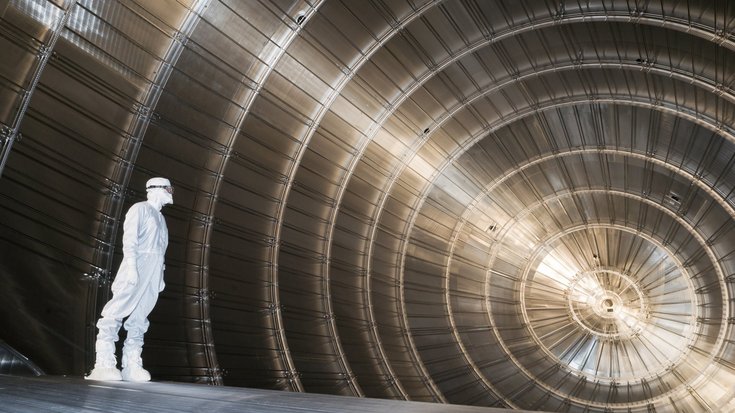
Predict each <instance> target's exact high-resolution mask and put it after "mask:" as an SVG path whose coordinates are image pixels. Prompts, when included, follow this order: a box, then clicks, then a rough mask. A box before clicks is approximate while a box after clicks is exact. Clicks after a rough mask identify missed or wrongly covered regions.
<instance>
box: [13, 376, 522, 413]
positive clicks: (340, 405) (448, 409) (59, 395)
mask: <svg viewBox="0 0 735 413" xmlns="http://www.w3.org/2000/svg"><path fill="white" fill-rule="evenodd" d="M507 411H508V410H506V409H496V408H486V407H473V406H458V405H445V404H433V403H422V402H406V401H394V400H381V399H368V398H357V397H346V396H330V395H322V394H307V393H291V392H283V391H275V390H258V389H247V388H240V387H224V386H207V385H201V384H189V383H171V382H167V383H162V382H150V383H129V382H96V381H94V382H93V381H85V380H83V379H81V378H69V377H54V376H43V377H16V376H5V375H0V412H9V413H10V412H12V413H23V412H57V413H67V412H74V413H82V412H106V413H113V412H150V413H159V412H160V413H163V412H207V413H226V412H238V413H248V412H263V413H268V412H300V413H305V412H334V413H346V412H361V413H370V412H380V413H385V412H420V413H431V412H442V413H471V412H477V413H480V412H483V413H500V412H507ZM514 411H515V412H518V410H514Z"/></svg>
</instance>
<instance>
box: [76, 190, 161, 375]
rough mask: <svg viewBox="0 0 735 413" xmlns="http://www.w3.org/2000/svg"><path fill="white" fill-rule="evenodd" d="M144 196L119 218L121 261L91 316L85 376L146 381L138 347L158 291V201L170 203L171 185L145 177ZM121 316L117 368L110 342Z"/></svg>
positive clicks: (159, 226)
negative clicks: (91, 357) (96, 315)
mask: <svg viewBox="0 0 735 413" xmlns="http://www.w3.org/2000/svg"><path fill="white" fill-rule="evenodd" d="M146 191H147V195H148V200H147V201H142V202H138V203H136V204H134V205H133V206H132V207H130V209H129V210H128V212H127V214H126V215H125V223H124V224H123V261H122V263H121V264H120V269H119V270H118V272H117V276H116V277H115V281H114V282H113V283H112V298H111V299H110V301H108V302H107V304H106V305H105V307H104V308H103V309H102V317H101V318H100V320H99V321H98V322H97V329H98V330H99V333H98V335H97V342H96V343H95V350H96V353H97V354H96V360H95V365H94V369H93V370H92V372H91V373H90V374H89V376H87V377H86V379H89V380H104V381H113V380H114V381H117V380H127V381H149V380H150V379H151V375H150V374H149V373H148V371H146V370H145V369H144V368H143V360H142V358H141V353H142V350H143V335H144V334H145V332H146V331H147V330H148V324H149V322H148V314H150V312H151V311H152V310H153V307H154V306H155V305H156V301H157V300H158V294H159V293H160V292H161V291H163V287H164V285H165V284H164V282H163V270H164V269H165V265H164V257H163V256H164V253H165V252H166V247H167V246H168V229H167V228H166V220H165V219H164V217H163V214H161V208H163V206H164V205H167V204H172V203H173V187H172V186H171V182H169V180H168V179H166V178H152V179H150V180H148V182H146ZM125 317H127V320H126V321H125V330H126V331H127V338H126V339H125V344H124V346H123V354H122V373H121V372H120V370H118V369H117V359H116V358H115V342H116V341H117V340H118V331H119V330H120V326H122V324H123V319H124V318H125Z"/></svg>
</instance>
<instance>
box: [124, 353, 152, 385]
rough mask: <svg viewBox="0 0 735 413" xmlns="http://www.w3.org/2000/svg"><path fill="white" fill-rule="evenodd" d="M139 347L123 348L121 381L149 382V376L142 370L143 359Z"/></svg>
mask: <svg viewBox="0 0 735 413" xmlns="http://www.w3.org/2000/svg"><path fill="white" fill-rule="evenodd" d="M142 352H143V349H142V348H140V347H130V346H125V347H124V348H123V356H122V367H123V371H122V379H123V380H125V381H150V380H151V374H150V373H148V371H147V370H146V369H144V368H143V359H142V358H141V357H140V353H142Z"/></svg>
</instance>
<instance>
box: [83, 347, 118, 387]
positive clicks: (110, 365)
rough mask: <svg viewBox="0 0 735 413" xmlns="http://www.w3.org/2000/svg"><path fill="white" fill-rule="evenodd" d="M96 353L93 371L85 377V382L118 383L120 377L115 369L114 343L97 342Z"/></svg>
mask: <svg viewBox="0 0 735 413" xmlns="http://www.w3.org/2000/svg"><path fill="white" fill-rule="evenodd" d="M95 350H96V352H97V355H96V359H95V362H94V369H92V371H91V372H90V373H89V376H86V377H85V379H87V380H100V381H120V380H122V376H121V375H120V370H118V369H117V359H116V358H115V343H113V342H109V341H97V342H96V343H95Z"/></svg>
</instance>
